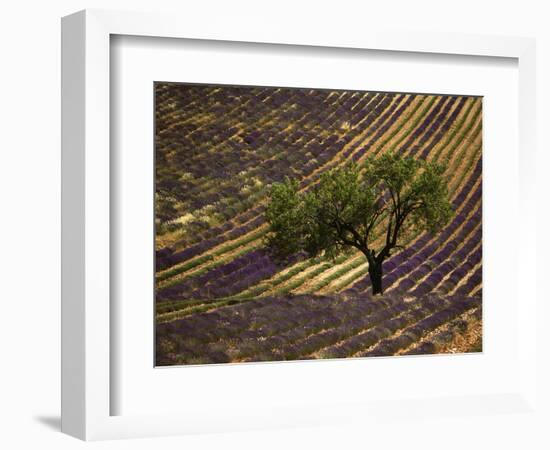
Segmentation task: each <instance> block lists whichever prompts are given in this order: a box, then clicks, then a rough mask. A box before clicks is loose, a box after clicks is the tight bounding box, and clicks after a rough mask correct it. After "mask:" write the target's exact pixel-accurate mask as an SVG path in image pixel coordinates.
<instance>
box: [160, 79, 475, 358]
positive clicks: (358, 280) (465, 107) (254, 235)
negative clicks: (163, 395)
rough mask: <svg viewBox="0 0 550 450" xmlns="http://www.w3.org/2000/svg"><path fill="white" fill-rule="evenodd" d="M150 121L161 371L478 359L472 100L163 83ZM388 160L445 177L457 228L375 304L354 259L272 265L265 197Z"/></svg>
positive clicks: (423, 237) (397, 274)
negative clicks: (279, 186)
mask: <svg viewBox="0 0 550 450" xmlns="http://www.w3.org/2000/svg"><path fill="white" fill-rule="evenodd" d="M155 114H156V117H155V133H156V138H155V159H156V181H155V183H156V185H155V189H156V193H155V224H156V241H155V242H156V272H155V296H156V298H155V308H156V364H157V365H159V366H169V365H185V364H210V363H230V362H250V361H282V360H297V359H320V358H346V357H369V356H390V355H412V354H417V355H418V354H433V353H463V352H475V351H481V348H482V266H481V261H482V246H481V242H482V226H481V220H482V219H481V217H482V209H481V198H482V195H481V192H482V191H481V189H482V186H481V179H482V100H481V98H479V97H468V96H443V95H419V94H405V93H404V94H399V93H379V92H366V91H330V90H318V89H289V88H273V87H231V86H220V85H192V84H180V83H164V82H163V83H155ZM390 152H391V153H398V154H400V155H403V156H412V157H414V158H417V159H422V160H426V161H433V162H438V163H441V164H443V165H444V166H445V167H446V171H445V174H444V175H445V178H446V180H447V187H448V192H449V198H450V201H451V204H452V208H453V216H452V218H451V220H450V221H449V222H448V223H447V224H446V225H445V227H444V228H443V229H442V230H441V231H440V232H438V233H437V234H430V233H428V232H417V233H410V234H409V235H407V236H406V245H404V246H403V248H401V249H400V250H399V251H397V252H395V253H394V254H393V255H392V256H391V257H389V258H388V259H387V260H386V261H384V277H383V282H384V286H385V289H384V294H383V295H377V296H375V295H373V293H372V286H371V283H370V279H369V274H368V262H367V261H366V260H365V258H364V256H363V254H362V253H361V252H359V251H356V252H351V253H348V254H345V255H340V256H338V257H336V258H334V259H332V258H323V257H308V255H307V254H305V253H304V252H297V253H295V254H293V255H292V256H291V257H289V258H287V259H286V260H284V261H281V260H279V259H275V258H274V257H273V255H272V254H271V252H270V251H269V249H268V248H266V245H265V236H266V234H267V233H268V231H269V225H268V223H267V221H266V218H265V210H266V205H267V202H268V200H269V193H270V188H271V186H272V185H273V183H277V182H281V181H283V180H284V179H285V177H290V178H293V179H297V180H299V188H300V190H302V191H304V192H307V191H308V190H309V189H311V188H312V187H314V186H315V185H316V184H317V183H318V182H319V180H320V177H321V174H323V173H326V172H327V171H329V170H331V169H334V168H337V167H341V166H342V165H345V164H347V163H349V162H351V161H353V162H355V163H358V164H361V163H362V162H364V161H365V160H366V158H369V157H379V156H381V155H384V154H387V153H390ZM375 234H376V239H383V235H384V230H383V229H382V228H379V229H376V230H375Z"/></svg>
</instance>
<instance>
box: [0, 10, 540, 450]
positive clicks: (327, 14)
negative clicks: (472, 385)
mask: <svg viewBox="0 0 550 450" xmlns="http://www.w3.org/2000/svg"><path fill="white" fill-rule="evenodd" d="M187 3H189V4H186V3H185V2H182V1H172V2H169V1H160V0H159V1H156V2H154V3H153V2H151V1H132V2H130V1H116V0H112V1H93V0H89V1H88V2H81V1H78V0H77V1H74V0H73V1H58V2H38V1H24V0H22V1H20V2H18V3H17V4H15V3H13V4H11V5H10V6H6V5H4V8H3V11H2V15H1V16H0V33H1V40H0V42H1V43H2V44H1V45H2V70H1V71H0V77H1V79H2V83H1V85H0V86H1V89H2V91H1V92H2V95H1V96H0V102H1V103H0V104H1V108H0V114H1V115H2V117H1V121H0V123H1V124H2V128H1V132H2V133H1V135H0V136H1V141H0V142H1V144H2V149H1V152H2V153H1V154H2V164H0V183H1V188H2V189H1V191H0V192H2V206H3V213H4V214H3V216H2V219H3V220H2V221H1V225H0V226H1V227H2V230H1V231H2V232H1V234H0V235H1V236H2V245H1V247H0V248H1V254H2V271H1V273H2V283H1V284H0V286H1V287H0V289H1V290H0V299H1V301H2V302H3V305H4V308H3V309H2V314H1V315H0V317H1V326H0V334H1V335H0V337H1V342H2V347H1V348H2V365H3V370H2V372H0V373H1V375H0V401H1V402H2V407H1V408H0V411H1V412H0V414H1V415H2V417H1V418H0V420H1V422H0V423H1V424H2V425H1V431H0V445H2V446H3V447H4V448H29V447H30V448H32V447H38V446H40V447H41V448H49V447H55V448H61V449H65V448H81V447H83V446H84V445H85V444H83V443H81V442H79V441H76V440H74V439H72V438H69V437H67V436H64V435H62V434H60V433H59V432H58V428H59V341H60V339H59V338H60V336H59V315H60V314H59V313H60V300H59V297H60V291H59V286H60V283H59V273H60V270H59V236H60V233H59V224H60V220H59V201H60V200H59V198H60V197H59V193H60V188H59V187H60V182H59V179H60V173H59V166H60V163H59V155H60V149H59V144H60V129H59V116H60V115H59V104H60V101H59V92H60V89H59V87H60V70H59V68H60V34H59V17H60V16H62V15H65V14H68V13H71V12H73V11H75V10H78V9H82V8H86V7H88V8H89V7H100V8H117V9H134V10H144V11H150V10H178V11H179V12H180V13H189V14H199V15H206V16H218V15H226V16H227V20H231V21H234V22H235V24H236V26H238V23H239V21H241V20H245V21H246V20H253V18H251V17H247V16H254V15H255V14H257V15H259V16H262V17H265V16H268V17H270V18H271V20H273V21H275V22H276V23H280V24H281V27H284V26H285V25H284V23H285V20H291V21H292V22H295V21H298V22H307V21H308V20H316V21H326V23H327V28H329V29H331V32H337V29H338V27H350V26H352V27H369V26H371V25H372V24H378V25H380V24H384V23H387V24H388V27H390V28H398V27H401V28H403V29H410V30H414V29H422V30H426V31H458V32H474V33H491V34H515V35H523V36H536V37H538V39H539V40H538V64H539V67H538V81H539V83H538V99H539V101H538V123H539V126H538V129H539V136H538V143H539V145H538V148H539V164H538V166H539V168H543V171H541V173H542V174H545V171H544V168H546V167H550V165H549V162H550V161H549V157H548V149H549V148H550V142H549V141H548V137H547V135H546V134H545V130H546V128H547V126H545V125H544V124H548V123H550V110H549V109H548V104H549V101H550V91H549V89H548V86H547V84H545V80H549V79H550V31H548V28H547V22H548V17H549V14H548V12H547V11H545V10H544V9H543V5H544V2H542V1H541V2H534V1H526V0H524V1H521V2H519V1H517V2H509V3H506V2H504V1H485V2H479V1H475V0H474V1H470V0H463V1H461V2H460V3H454V4H452V7H451V5H445V3H444V2H440V1H423V2H422V1H418V2H407V1H399V0H394V1H392V2H385V4H386V6H384V2H379V1H376V2H367V1H362V2H356V3H352V2H345V1H338V2H333V1H331V2H327V3H326V4H325V3H323V2H321V1H316V2H312V3H311V4H308V3H307V2H302V3H298V2H297V1H295V0H294V1H289V2H284V1H282V0H279V1H278V2H272V3H270V4H265V2H250V3H245V2H238V1H231V2H225V4H224V3H222V2H219V4H216V5H214V4H213V3H212V2H207V1H202V2H200V5H199V2H187ZM543 149H544V152H543ZM539 182H540V189H539V192H540V202H541V204H544V205H546V206H547V204H548V201H547V199H546V196H548V194H549V193H550V192H549V190H548V186H549V184H548V177H545V178H543V177H542V176H541V177H539ZM546 209H547V208H544V207H543V208H541V216H542V217H541V224H540V229H548V228H550V227H549V223H548V218H549V215H548V212H547V211H546ZM539 245H540V246H541V247H544V249H546V250H548V239H547V237H546V236H543V235H542V234H541V235H540V236H539ZM542 254H543V251H542V250H541V251H540V253H539V270H540V272H541V274H542V273H543V270H544V268H545V267H547V265H546V266H545V265H544V263H545V261H544V260H543V259H542V257H541V256H542ZM546 277H547V276H546ZM546 311H548V307H546ZM542 312H543V313H544V311H542ZM541 333H544V336H545V337H547V336H548V333H547V332H545V331H544V330H542V331H541ZM545 350H546V349H541V350H540V352H541V354H542V352H544V351H545ZM546 354H548V351H546ZM545 364H546V365H545V366H544V367H545V369H546V370H545V374H546V375H548V362H546V363H545ZM548 378H550V377H548ZM545 392H546V393H547V392H548V391H547V390H546V391H545ZM547 401H548V400H547ZM441 420H454V421H455V422H456V430H457V433H456V435H453V436H448V440H445V441H441V442H440V443H439V444H440V446H444V447H446V448H461V449H463V448H465V447H466V446H468V448H470V447H474V448H481V447H482V446H491V447H494V448H496V447H501V448H520V447H523V448H537V445H536V444H537V443H536V442H533V441H530V439H532V436H535V434H534V433H529V430H528V429H526V428H523V429H522V432H521V433H518V432H517V428H516V427H515V426H514V423H515V422H514V420H510V421H508V422H506V420H505V419H502V422H503V424H505V423H508V424H509V425H508V426H503V427H502V433H500V434H499V435H494V436H487V435H486V434H484V433H483V428H482V427H476V425H475V423H471V422H468V424H467V427H466V428H465V422H463V421H464V419H459V418H454V419H453V418H442V419H441ZM534 425H535V424H533V426H534ZM422 428H425V430H424V431H425V435H426V436H428V435H429V434H430V433H431V432H432V431H433V430H434V429H435V428H437V423H435V422H430V424H426V425H423V424H422V423H419V422H418V421H413V422H406V421H404V422H403V425H402V426H400V427H399V429H398V430H393V431H394V432H398V433H399V434H401V435H403V434H405V435H406V434H410V435H411V437H412V436H414V437H415V439H418V438H419V436H421V435H422V433H419V430H421V429H422ZM389 433H391V431H389ZM388 444H389V445H388V447H389V448H391V434H389V435H388ZM538 444H539V446H540V448H543V444H542V442H538ZM89 445H90V444H89ZM91 445H94V446H95V447H98V448H99V447H100V448H122V447H128V448H130V446H131V448H150V447H152V446H159V447H160V446H165V447H166V448H182V447H184V446H187V448H218V447H221V446H223V447H225V448H239V449H243V448H255V447H257V446H261V447H262V448H280V447H281V446H285V447H289V446H290V447H291V448H294V447H296V448H298V447H305V448H312V447H314V446H315V447H317V448H334V447H342V448H348V447H364V446H365V445H368V433H366V432H363V433H361V432H360V431H358V430H357V429H355V431H351V430H348V429H344V428H341V427H334V428H330V429H322V430H321V429H317V430H315V429H314V430H310V429H300V430H283V431H280V432H253V433H235V434H231V435H214V436H194V437H182V438H169V439H168V438H166V439H161V440H155V441H152V440H140V441H132V442H102V443H94V444H91ZM546 445H548V442H546ZM426 448H430V447H429V446H426Z"/></svg>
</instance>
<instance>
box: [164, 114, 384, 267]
mask: <svg viewBox="0 0 550 450" xmlns="http://www.w3.org/2000/svg"><path fill="white" fill-rule="evenodd" d="M372 118H373V120H374V118H375V116H374V114H373V117H372ZM325 156H327V157H328V155H325ZM322 162H323V161H319V165H321V164H322ZM314 169H315V167H312V168H311V171H313V170H314ZM264 208H265V207H263V206H261V207H257V208H255V209H254V211H253V212H254V213H258V214H261V212H262V211H263V210H264ZM263 222H264V220H263V218H260V217H258V218H256V220H255V221H254V225H255V227H257V226H259V225H260V224H261V223H263ZM251 229H253V228H251V227H250V226H246V227H239V229H237V230H234V232H233V233H232V235H229V236H226V237H225V238H222V237H221V236H217V237H215V238H211V239H210V242H208V243H206V242H205V241H202V242H200V243H199V244H196V245H195V246H194V247H188V248H187V249H185V250H183V251H181V252H179V253H176V254H172V251H171V249H169V248H165V249H162V250H160V251H159V252H157V267H158V268H159V269H160V270H162V269H164V268H167V267H170V266H171V265H174V264H178V263H180V262H183V261H186V260H187V259H190V258H192V257H194V256H197V255H199V254H201V253H203V252H204V251H206V250H208V249H210V248H212V247H214V246H215V245H218V244H220V243H221V242H223V241H224V240H226V239H235V238H236V237H237V236H240V235H242V234H244V233H246V232H248V231H251ZM224 231H226V230H225V229H223V228H222V227H219V228H218V229H216V230H215V234H219V233H223V232H224Z"/></svg>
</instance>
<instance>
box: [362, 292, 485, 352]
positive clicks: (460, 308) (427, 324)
mask: <svg viewBox="0 0 550 450" xmlns="http://www.w3.org/2000/svg"><path fill="white" fill-rule="evenodd" d="M478 304H479V302H478V301H477V299H469V298H466V299H464V298H456V297H455V298H453V300H452V301H451V302H450V304H449V306H447V307H445V308H444V309H441V310H439V311H437V312H435V313H434V314H431V315H429V316H428V317H425V318H423V319H421V320H420V321H418V322H417V323H415V324H414V325H412V326H409V327H407V328H405V330H404V331H403V333H402V334H400V335H399V336H397V337H390V338H387V339H384V340H383V341H381V342H379V343H378V344H376V346H375V347H374V348H372V349H371V350H367V351H364V352H361V353H360V354H359V355H358V356H360V357H369V356H390V355H394V354H395V353H396V352H398V351H399V350H402V349H404V348H407V347H408V346H410V345H411V344H413V343H414V342H416V341H418V340H419V339H421V338H422V337H423V336H425V335H426V334H428V333H429V332H430V331H432V330H435V329H436V328H438V327H440V326H441V325H443V324H445V323H447V322H449V321H451V320H453V319H455V318H456V317H458V316H459V315H461V314H463V313H465V312H466V311H468V310H470V309H472V308H475V307H476V306H478Z"/></svg>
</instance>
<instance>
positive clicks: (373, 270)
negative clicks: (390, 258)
mask: <svg viewBox="0 0 550 450" xmlns="http://www.w3.org/2000/svg"><path fill="white" fill-rule="evenodd" d="M369 276H370V281H371V284H372V293H373V295H378V294H382V293H383V290H382V263H375V264H369Z"/></svg>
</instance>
